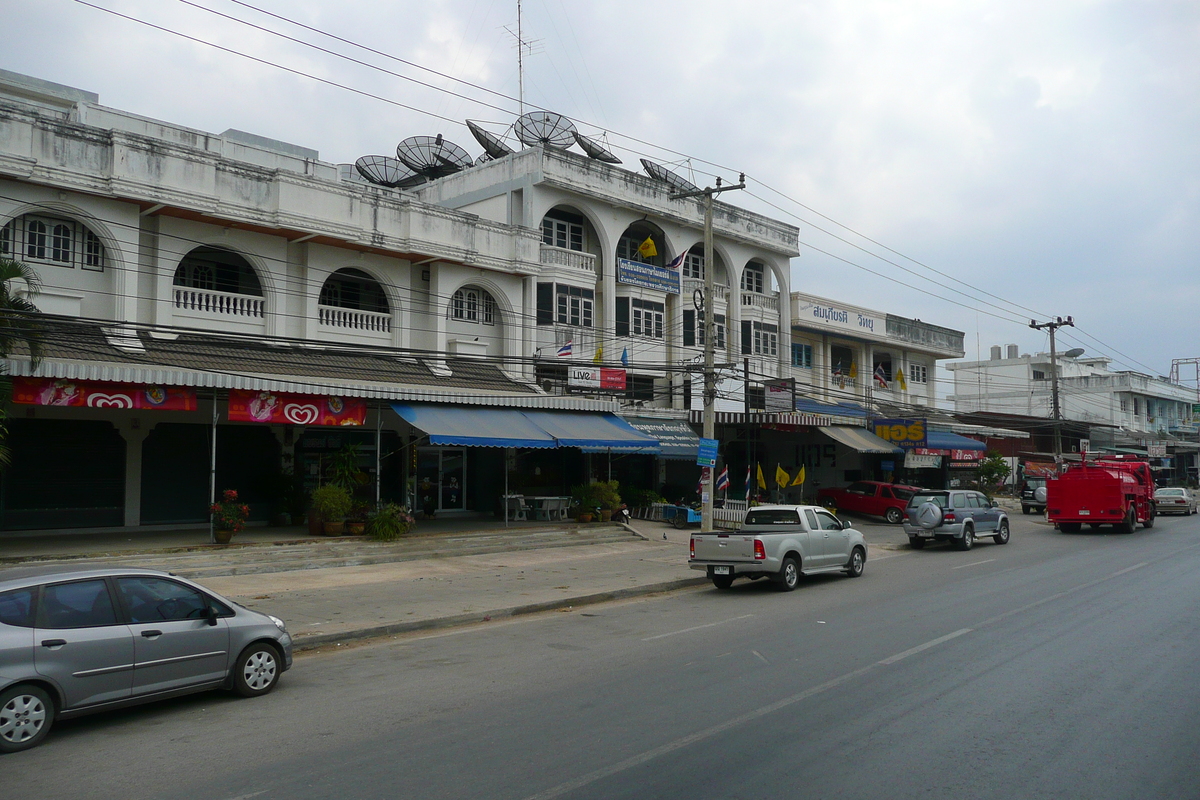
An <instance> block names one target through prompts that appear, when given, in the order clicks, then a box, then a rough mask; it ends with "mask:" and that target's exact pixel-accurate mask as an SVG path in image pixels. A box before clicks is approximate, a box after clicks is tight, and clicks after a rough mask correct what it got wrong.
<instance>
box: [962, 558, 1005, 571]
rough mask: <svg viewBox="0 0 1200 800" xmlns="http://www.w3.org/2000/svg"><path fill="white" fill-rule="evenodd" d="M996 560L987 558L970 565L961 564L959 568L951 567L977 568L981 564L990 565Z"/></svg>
mask: <svg viewBox="0 0 1200 800" xmlns="http://www.w3.org/2000/svg"><path fill="white" fill-rule="evenodd" d="M995 560H996V559H994V558H986V559H984V560H983V561H972V562H971V563H970V564H959V565H958V566H957V567H951V569H966V568H967V567H977V566H979V565H980V564H990V563H992V562H993V561H995Z"/></svg>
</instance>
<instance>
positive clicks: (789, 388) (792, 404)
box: [763, 378, 796, 412]
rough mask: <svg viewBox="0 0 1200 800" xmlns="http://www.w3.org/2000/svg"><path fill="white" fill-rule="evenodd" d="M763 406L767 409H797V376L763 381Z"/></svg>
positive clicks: (787, 410)
mask: <svg viewBox="0 0 1200 800" xmlns="http://www.w3.org/2000/svg"><path fill="white" fill-rule="evenodd" d="M763 407H764V409H765V410H766V411H774V412H779V411H784V412H791V411H795V410H796V380H795V378H782V379H780V380H776V381H763Z"/></svg>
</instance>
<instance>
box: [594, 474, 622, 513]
mask: <svg viewBox="0 0 1200 800" xmlns="http://www.w3.org/2000/svg"><path fill="white" fill-rule="evenodd" d="M618 485H619V484H618V483H617V481H596V483H594V484H592V490H593V492H594V494H595V498H596V505H597V506H598V507H599V508H600V521H601V522H611V521H612V515H613V511H615V510H617V509H618V508H620V507H621V495H620V493H619V492H618V490H617V489H618Z"/></svg>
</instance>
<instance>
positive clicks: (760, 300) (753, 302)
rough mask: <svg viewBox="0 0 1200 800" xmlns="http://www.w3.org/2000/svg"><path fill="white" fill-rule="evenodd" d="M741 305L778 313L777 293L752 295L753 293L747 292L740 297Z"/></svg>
mask: <svg viewBox="0 0 1200 800" xmlns="http://www.w3.org/2000/svg"><path fill="white" fill-rule="evenodd" d="M742 305H744V306H752V307H754V308H762V309H765V310H767V311H774V312H775V313H779V293H778V292H775V293H773V294H754V293H753V292H747V293H745V294H743V295H742Z"/></svg>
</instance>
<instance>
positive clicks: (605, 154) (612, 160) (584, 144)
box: [575, 131, 621, 164]
mask: <svg viewBox="0 0 1200 800" xmlns="http://www.w3.org/2000/svg"><path fill="white" fill-rule="evenodd" d="M575 141H576V142H577V143H578V144H579V146H580V147H581V148H583V152H585V153H587V154H588V156H589V157H590V158H594V159H596V160H597V161H603V162H604V163H606V164H620V163H621V159H619V158H617V157H616V156H615V155H613V153H612V151H611V150H609V149H608V148H607V147H605V146H604V145H602V144H600V143H599V142H597V141H596V140H595V139H589V138H588V137H586V136H584V135H583V134H582V133H580V132H579V131H575Z"/></svg>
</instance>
